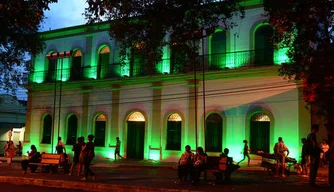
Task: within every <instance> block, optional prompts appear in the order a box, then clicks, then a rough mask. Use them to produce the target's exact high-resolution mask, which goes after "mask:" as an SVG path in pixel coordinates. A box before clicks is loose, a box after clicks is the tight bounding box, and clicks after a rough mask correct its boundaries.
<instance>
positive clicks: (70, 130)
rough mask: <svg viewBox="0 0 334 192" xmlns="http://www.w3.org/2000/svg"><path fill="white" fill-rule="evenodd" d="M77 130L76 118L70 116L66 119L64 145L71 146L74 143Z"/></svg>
mask: <svg viewBox="0 0 334 192" xmlns="http://www.w3.org/2000/svg"><path fill="white" fill-rule="evenodd" d="M77 130H78V118H77V116H75V115H70V116H69V117H68V119H67V139H66V144H68V145H73V144H75V143H76V139H77Z"/></svg>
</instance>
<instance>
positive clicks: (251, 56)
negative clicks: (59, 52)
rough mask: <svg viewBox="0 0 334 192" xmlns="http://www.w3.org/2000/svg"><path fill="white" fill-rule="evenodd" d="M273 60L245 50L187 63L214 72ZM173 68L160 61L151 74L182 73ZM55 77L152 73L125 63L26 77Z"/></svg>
mask: <svg viewBox="0 0 334 192" xmlns="http://www.w3.org/2000/svg"><path fill="white" fill-rule="evenodd" d="M203 57H204V58H203ZM273 59H274V54H273V51H272V50H271V51H270V50H269V51H267V50H256V51H255V50H248V51H238V52H226V53H217V54H208V55H199V56H198V58H194V59H192V61H187V62H194V63H195V64H196V68H197V71H201V70H203V66H204V68H205V69H204V70H205V71H214V70H224V69H233V68H240V67H255V66H267V65H273V63H274V61H273ZM203 62H204V65H203ZM176 65H182V63H181V62H178V61H177V60H175V59H173V58H168V59H162V60H161V61H160V62H159V63H158V64H156V66H155V67H156V69H155V74H175V73H182V72H184V71H182V70H175V67H176ZM191 65H193V64H191ZM181 67H182V66H181ZM59 74H62V75H63V81H80V80H87V79H108V78H111V79H112V78H121V77H141V76H147V75H149V74H152V72H151V73H148V72H147V70H146V68H145V65H144V64H143V63H142V62H127V63H123V64H121V63H112V64H105V65H102V66H84V67H81V68H79V69H78V68H77V69H73V68H64V69H62V72H61V71H60V69H59V70H54V71H34V72H32V73H30V74H29V82H30V83H31V82H37V83H41V82H49V83H51V82H54V80H55V78H56V77H57V80H59V77H60V75H59Z"/></svg>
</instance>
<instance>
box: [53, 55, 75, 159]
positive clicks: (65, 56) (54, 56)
mask: <svg viewBox="0 0 334 192" xmlns="http://www.w3.org/2000/svg"><path fill="white" fill-rule="evenodd" d="M72 54H73V51H64V52H57V53H52V54H47V55H46V58H47V59H48V60H56V67H55V68H56V75H55V77H54V84H55V86H54V93H53V94H54V97H53V118H52V124H53V125H52V131H51V153H53V137H54V130H55V116H56V96H57V71H58V62H57V61H58V59H61V63H60V82H59V104H58V137H59V131H60V112H61V97H62V95H61V94H62V84H63V83H62V82H63V81H62V80H63V62H64V58H69V57H71V56H72ZM58 137H57V138H58Z"/></svg>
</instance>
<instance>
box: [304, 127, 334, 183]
mask: <svg viewBox="0 0 334 192" xmlns="http://www.w3.org/2000/svg"><path fill="white" fill-rule="evenodd" d="M327 129H328V128H327ZM318 131H319V125H317V124H314V125H312V131H311V133H310V134H309V135H308V136H307V138H303V139H302V140H301V141H302V143H303V147H302V161H301V167H302V173H301V175H302V176H303V177H309V183H310V184H311V185H315V180H316V177H317V173H318V168H319V166H324V167H326V166H327V165H328V164H329V161H333V158H334V157H331V156H333V155H331V154H330V149H332V150H333V147H334V142H333V141H332V144H331V146H329V145H328V143H327V141H326V140H323V142H322V143H320V144H319V143H318V142H317V133H318ZM332 154H333V153H332Z"/></svg>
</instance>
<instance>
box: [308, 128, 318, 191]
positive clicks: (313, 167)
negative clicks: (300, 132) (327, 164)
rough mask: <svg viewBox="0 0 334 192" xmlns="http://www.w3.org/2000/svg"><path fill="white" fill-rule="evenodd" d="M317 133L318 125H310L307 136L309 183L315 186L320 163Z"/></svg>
mask: <svg viewBox="0 0 334 192" xmlns="http://www.w3.org/2000/svg"><path fill="white" fill-rule="evenodd" d="M318 131H319V125H317V124H313V125H312V132H311V133H310V134H309V135H308V136H307V141H308V144H307V145H308V148H309V149H308V150H309V154H310V159H311V162H310V179H309V183H310V185H312V186H315V180H316V177H317V174H318V168H319V162H320V148H319V146H318V142H317V133H318Z"/></svg>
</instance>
